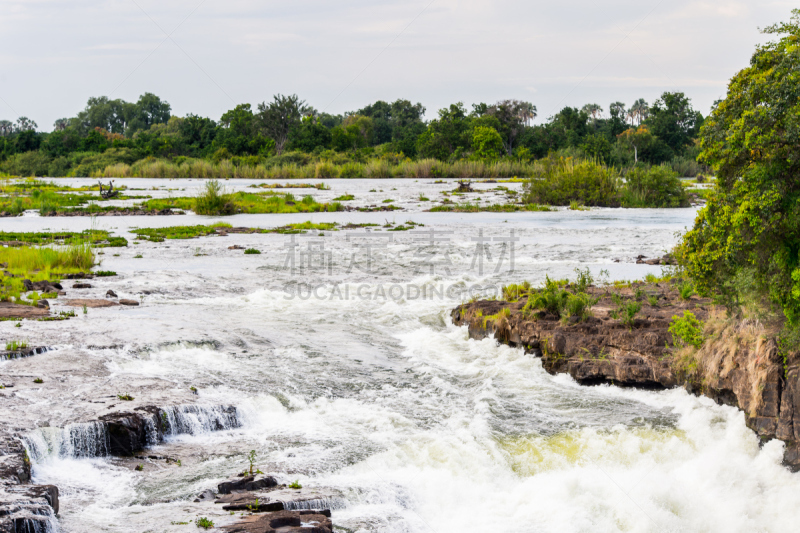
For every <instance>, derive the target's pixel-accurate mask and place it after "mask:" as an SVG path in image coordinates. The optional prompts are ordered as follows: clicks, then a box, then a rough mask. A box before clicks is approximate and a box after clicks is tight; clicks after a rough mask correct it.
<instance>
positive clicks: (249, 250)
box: [244, 248, 261, 255]
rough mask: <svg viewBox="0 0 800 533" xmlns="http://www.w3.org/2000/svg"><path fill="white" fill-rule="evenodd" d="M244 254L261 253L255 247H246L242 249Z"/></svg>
mask: <svg viewBox="0 0 800 533" xmlns="http://www.w3.org/2000/svg"><path fill="white" fill-rule="evenodd" d="M244 253H245V255H258V254H261V251H260V250H256V249H255V248H248V249H247V250H245V251H244Z"/></svg>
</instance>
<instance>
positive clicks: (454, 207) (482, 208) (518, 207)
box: [429, 203, 555, 213]
mask: <svg viewBox="0 0 800 533" xmlns="http://www.w3.org/2000/svg"><path fill="white" fill-rule="evenodd" d="M429 211H430V212H432V213H480V212H490V213H515V212H517V211H555V209H553V208H551V207H549V206H546V205H538V204H524V205H523V204H490V205H480V204H477V203H475V204H472V203H464V204H445V205H437V206H436V207H432V208H431V209H429Z"/></svg>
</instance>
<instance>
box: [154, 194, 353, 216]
mask: <svg viewBox="0 0 800 533" xmlns="http://www.w3.org/2000/svg"><path fill="white" fill-rule="evenodd" d="M141 207H142V208H143V209H146V210H157V211H160V210H162V209H167V208H171V209H182V210H184V211H194V212H196V213H198V214H203V215H214V216H226V215H232V214H236V213H247V214H276V213H321V212H335V211H342V210H343V207H342V205H341V204H340V203H339V202H332V203H319V202H317V201H316V200H314V198H313V197H312V196H304V197H303V199H302V200H299V201H298V200H297V199H296V198H295V196H294V195H293V194H292V193H286V194H284V195H276V194H274V193H271V192H266V193H250V192H241V191H240V192H235V193H232V194H225V195H223V196H221V197H220V196H219V195H218V193H214V194H212V195H209V197H208V198H204V199H202V200H201V199H199V198H191V197H178V198H163V199H152V200H147V201H146V202H143V203H142V204H141Z"/></svg>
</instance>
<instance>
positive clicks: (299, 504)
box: [281, 498, 347, 511]
mask: <svg viewBox="0 0 800 533" xmlns="http://www.w3.org/2000/svg"><path fill="white" fill-rule="evenodd" d="M281 503H283V508H284V509H285V510H286V511H313V510H319V509H330V510H331V511H335V510H337V509H344V508H345V507H347V502H346V501H345V500H344V499H342V498H314V499H313V500H289V501H285V502H281Z"/></svg>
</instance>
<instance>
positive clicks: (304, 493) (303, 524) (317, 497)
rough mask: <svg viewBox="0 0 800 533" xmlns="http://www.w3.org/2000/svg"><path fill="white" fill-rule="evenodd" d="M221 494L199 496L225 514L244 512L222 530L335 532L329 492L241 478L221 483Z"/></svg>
mask: <svg viewBox="0 0 800 533" xmlns="http://www.w3.org/2000/svg"><path fill="white" fill-rule="evenodd" d="M217 492H218V494H217V495H216V499H214V498H215V495H214V493H213V492H211V491H206V492H204V493H203V494H200V495H199V497H198V499H197V500H195V501H196V502H198V501H206V500H207V501H211V500H212V499H214V503H215V504H222V509H223V510H224V511H230V512H245V513H248V514H247V515H243V516H242V518H241V519H240V520H239V521H237V522H236V523H234V524H231V525H227V526H223V527H222V528H221V529H222V530H223V531H227V532H229V533H278V532H280V533H332V531H333V525H332V523H331V506H332V504H334V505H335V504H336V501H337V500H336V499H335V498H333V497H331V495H330V494H329V493H325V492H320V491H317V490H309V489H305V488H291V487H288V486H286V485H279V484H278V482H277V481H276V480H275V478H274V477H272V476H264V475H261V476H252V475H240V476H239V477H237V478H235V479H233V480H230V481H226V482H224V483H220V484H219V485H218V486H217Z"/></svg>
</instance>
